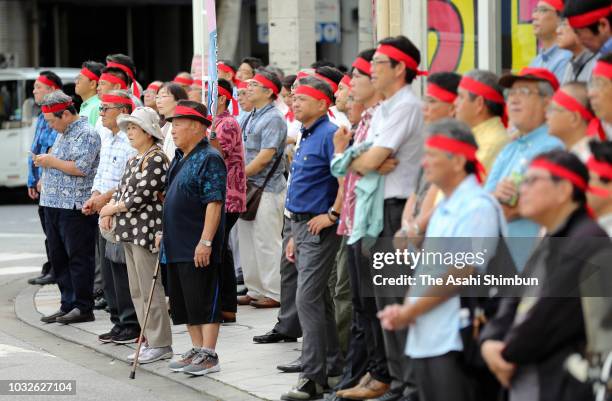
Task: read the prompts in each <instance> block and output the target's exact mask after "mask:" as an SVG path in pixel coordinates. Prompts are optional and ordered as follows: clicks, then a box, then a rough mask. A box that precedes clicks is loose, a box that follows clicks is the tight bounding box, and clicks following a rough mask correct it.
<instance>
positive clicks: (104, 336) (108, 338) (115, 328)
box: [98, 326, 121, 343]
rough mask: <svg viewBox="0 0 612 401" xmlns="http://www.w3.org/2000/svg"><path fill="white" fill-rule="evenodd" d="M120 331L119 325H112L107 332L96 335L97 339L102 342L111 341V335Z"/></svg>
mask: <svg viewBox="0 0 612 401" xmlns="http://www.w3.org/2000/svg"><path fill="white" fill-rule="evenodd" d="M120 332H121V328H120V327H119V326H113V328H112V329H111V330H110V331H109V332H108V333H104V334H100V335H99V336H98V340H99V341H100V342H103V343H110V342H112V338H113V336H116V335H117V334H119V333H120Z"/></svg>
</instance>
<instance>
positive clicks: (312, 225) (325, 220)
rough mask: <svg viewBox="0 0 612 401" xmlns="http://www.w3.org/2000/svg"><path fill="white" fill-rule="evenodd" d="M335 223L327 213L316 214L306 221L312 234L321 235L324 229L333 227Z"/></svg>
mask: <svg viewBox="0 0 612 401" xmlns="http://www.w3.org/2000/svg"><path fill="white" fill-rule="evenodd" d="M333 224H334V222H332V221H331V220H330V218H329V216H328V215H327V213H325V214H320V215H318V216H315V217H313V218H312V219H310V220H308V223H306V225H307V226H308V232H309V233H311V234H312V235H319V233H320V232H321V231H322V230H323V229H325V228H327V227H331V226H332V225H333Z"/></svg>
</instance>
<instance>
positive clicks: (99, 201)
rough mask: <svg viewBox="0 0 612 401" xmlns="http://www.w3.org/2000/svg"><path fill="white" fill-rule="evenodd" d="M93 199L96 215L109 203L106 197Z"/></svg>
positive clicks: (93, 208) (92, 203)
mask: <svg viewBox="0 0 612 401" xmlns="http://www.w3.org/2000/svg"><path fill="white" fill-rule="evenodd" d="M90 199H91V201H92V202H91V208H92V210H93V212H94V213H99V212H100V210H102V208H103V207H104V206H106V204H107V203H108V200H107V199H108V198H107V197H106V196H104V195H98V196H96V197H92V198H90Z"/></svg>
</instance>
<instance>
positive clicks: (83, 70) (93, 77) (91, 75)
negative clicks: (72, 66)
mask: <svg viewBox="0 0 612 401" xmlns="http://www.w3.org/2000/svg"><path fill="white" fill-rule="evenodd" d="M81 75H84V76H86V77H87V78H89V79H90V80H92V81H96V82H97V81H98V80H99V79H100V77H99V76H97V75H96V74H95V73H94V72H93V71H91V70H89V69H87V68H85V67H83V68H81Z"/></svg>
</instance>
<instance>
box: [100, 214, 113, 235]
mask: <svg viewBox="0 0 612 401" xmlns="http://www.w3.org/2000/svg"><path fill="white" fill-rule="evenodd" d="M99 225H100V228H101V229H103V230H104V231H110V229H111V228H112V226H113V217H112V216H104V217H102V218H101V219H100V223H99Z"/></svg>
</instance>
